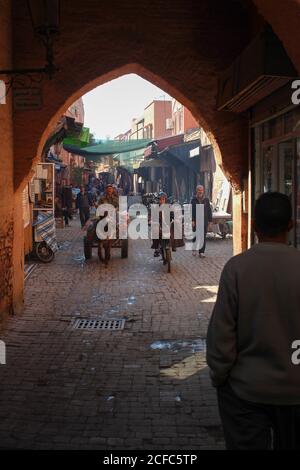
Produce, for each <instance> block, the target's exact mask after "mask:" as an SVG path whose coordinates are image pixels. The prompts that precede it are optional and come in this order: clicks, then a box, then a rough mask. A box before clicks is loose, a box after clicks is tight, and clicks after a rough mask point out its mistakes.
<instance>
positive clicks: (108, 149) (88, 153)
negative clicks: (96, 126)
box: [63, 139, 151, 160]
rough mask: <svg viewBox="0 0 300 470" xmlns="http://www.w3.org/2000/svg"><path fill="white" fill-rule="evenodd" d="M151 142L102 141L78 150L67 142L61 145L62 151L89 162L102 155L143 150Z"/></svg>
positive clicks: (146, 140) (143, 140)
mask: <svg viewBox="0 0 300 470" xmlns="http://www.w3.org/2000/svg"><path fill="white" fill-rule="evenodd" d="M150 142H151V140H148V139H139V140H138V139H137V140H126V141H124V140H122V141H119V140H104V141H100V142H99V143H98V144H97V145H92V146H86V147H84V148H80V147H78V146H75V145H70V144H68V142H65V141H64V143H63V146H64V149H65V150H67V151H68V152H71V153H75V154H76V155H81V156H82V157H87V158H89V159H90V160H97V159H98V157H101V156H104V155H113V154H114V153H124V152H131V151H133V150H138V149H142V148H145V147H147V146H148V145H149V143H150Z"/></svg>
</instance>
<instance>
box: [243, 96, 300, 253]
mask: <svg viewBox="0 0 300 470" xmlns="http://www.w3.org/2000/svg"><path fill="white" fill-rule="evenodd" d="M286 104H289V106H287V107H286V108H285V109H283V110H282V111H281V112H280V113H277V114H275V115H273V116H271V117H270V118H268V119H265V120H263V121H260V122H252V130H251V136H252V174H253V182H252V184H253V189H254V191H253V193H252V194H253V203H254V202H255V200H256V199H257V198H258V197H259V195H260V194H262V193H265V192H268V191H280V192H281V193H284V194H286V195H287V196H288V197H289V199H290V201H291V204H292V207H293V221H294V228H293V229H292V231H291V232H290V235H289V244H290V245H292V246H295V247H297V248H298V249H300V106H291V105H290V102H288V101H287V103H286ZM260 107H261V106H260ZM261 109H262V107H261ZM254 117H255V112H254Z"/></svg>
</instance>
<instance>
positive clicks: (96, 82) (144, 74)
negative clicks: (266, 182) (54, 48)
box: [35, 64, 223, 166]
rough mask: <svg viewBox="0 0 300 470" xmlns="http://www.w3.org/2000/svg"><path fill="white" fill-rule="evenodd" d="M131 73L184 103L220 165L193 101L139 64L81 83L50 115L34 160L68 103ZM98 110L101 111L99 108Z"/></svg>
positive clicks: (220, 162) (213, 139) (208, 132)
mask: <svg viewBox="0 0 300 470" xmlns="http://www.w3.org/2000/svg"><path fill="white" fill-rule="evenodd" d="M132 73H134V74H136V75H138V76H140V77H141V78H143V79H145V80H147V81H148V82H151V83H153V84H154V85H156V86H157V87H159V88H160V89H162V90H163V91H165V92H167V93H168V94H169V95H170V96H172V97H174V98H176V99H177V100H178V101H180V102H181V103H182V104H184V105H185V106H186V107H187V108H188V109H189V110H190V111H191V112H192V114H194V115H195V116H197V119H198V122H199V124H200V125H201V127H203V128H204V129H205V131H206V133H207V134H208V135H209V137H210V139H211V141H212V145H213V147H214V152H215V155H216V159H217V163H218V164H219V165H220V166H222V164H223V162H222V154H221V150H220V147H219V145H218V142H217V141H216V139H215V137H214V134H213V132H212V130H211V128H210V127H209V125H208V123H207V122H206V121H205V119H204V117H203V116H202V115H199V112H198V110H197V108H196V107H195V105H194V103H193V102H192V101H190V100H189V99H187V98H186V97H185V96H184V95H183V94H182V93H181V92H180V91H178V89H176V88H174V86H172V85H170V84H169V83H167V82H165V80H163V79H162V78H160V77H158V76H157V75H155V74H153V73H152V72H150V71H149V70H147V69H145V68H144V67H142V66H141V65H139V64H126V65H124V66H122V67H119V68H118V69H115V70H112V71H110V72H108V73H106V74H104V75H102V76H100V77H97V78H95V79H93V80H92V81H90V82H89V83H86V84H85V85H83V87H82V88H80V89H79V90H76V91H75V92H74V93H73V94H72V95H71V96H69V97H68V98H67V100H66V101H65V103H64V104H63V105H62V106H61V107H60V108H59V109H58V110H57V112H56V113H55V114H54V116H52V117H51V119H50V121H49V123H48V125H47V127H46V128H45V130H44V132H43V134H42V136H41V139H40V142H39V145H38V148H37V156H36V158H35V160H38V158H39V155H41V153H42V150H43V147H44V145H45V142H46V140H47V138H48V136H49V133H50V132H51V129H53V127H54V126H55V124H56V123H57V122H58V120H59V118H60V116H61V115H62V114H63V113H64V112H65V111H66V109H68V107H69V106H70V105H72V103H74V102H75V101H76V100H77V99H78V98H80V97H82V96H83V95H85V94H86V93H88V92H89V91H91V90H93V89H95V88H96V87H98V86H101V85H103V84H105V83H107V82H109V81H111V80H115V79H117V78H120V77H122V76H124V75H127V74H132ZM99 112H101V110H100V111H99Z"/></svg>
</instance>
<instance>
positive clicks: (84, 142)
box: [63, 127, 90, 148]
mask: <svg viewBox="0 0 300 470" xmlns="http://www.w3.org/2000/svg"><path fill="white" fill-rule="evenodd" d="M89 141H90V129H89V128H88V127H83V128H82V129H81V132H80V134H79V136H78V137H66V138H65V139H64V140H63V145H64V147H65V145H71V146H73V147H79V148H84V147H87V146H88V145H89Z"/></svg>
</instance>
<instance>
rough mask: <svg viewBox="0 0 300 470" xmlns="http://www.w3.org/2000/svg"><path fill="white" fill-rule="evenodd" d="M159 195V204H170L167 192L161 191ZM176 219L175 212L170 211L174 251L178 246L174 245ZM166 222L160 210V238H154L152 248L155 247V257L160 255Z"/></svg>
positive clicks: (171, 237)
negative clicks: (174, 221)
mask: <svg viewBox="0 0 300 470" xmlns="http://www.w3.org/2000/svg"><path fill="white" fill-rule="evenodd" d="M158 197H159V206H162V205H164V204H168V196H167V194H166V193H165V192H163V191H161V192H160V193H159V194H158ZM173 219H174V213H173V212H171V213H170V222H171V227H170V241H171V246H172V251H176V247H175V245H174V233H173V232H174V227H173V223H172V221H173ZM164 223H166V222H165V221H164V220H163V212H162V211H160V212H159V238H157V239H154V240H152V245H151V248H152V249H154V257H158V256H160V254H161V252H160V241H161V239H162V229H163V224H164Z"/></svg>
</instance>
